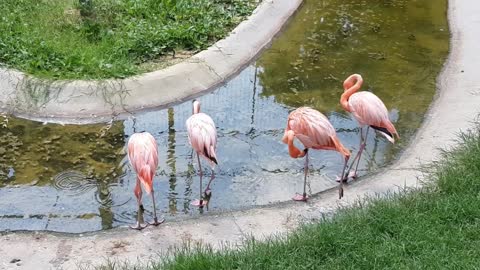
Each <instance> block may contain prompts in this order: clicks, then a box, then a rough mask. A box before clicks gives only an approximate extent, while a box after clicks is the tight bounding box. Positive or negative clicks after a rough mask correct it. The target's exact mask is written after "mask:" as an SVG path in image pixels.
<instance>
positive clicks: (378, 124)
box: [340, 74, 400, 181]
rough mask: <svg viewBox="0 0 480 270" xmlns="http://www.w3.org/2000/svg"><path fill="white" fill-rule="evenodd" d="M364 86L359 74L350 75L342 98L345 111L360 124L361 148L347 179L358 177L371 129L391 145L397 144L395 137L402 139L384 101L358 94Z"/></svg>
mask: <svg viewBox="0 0 480 270" xmlns="http://www.w3.org/2000/svg"><path fill="white" fill-rule="evenodd" d="M362 84H363V79H362V76H360V75H358V74H353V75H350V76H349V77H348V78H347V79H346V80H345V81H344V82H343V89H344V93H343V94H342V97H341V98H340V104H341V105H342V107H343V109H345V110H346V111H347V112H351V113H352V114H353V117H355V119H357V121H358V123H359V124H360V146H359V150H358V153H357V155H356V156H355V158H354V159H353V161H352V164H351V166H350V168H349V169H348V172H347V178H348V177H349V176H351V177H353V178H356V177H357V169H358V164H359V163H360V157H361V156H362V152H363V150H364V149H365V146H366V140H367V136H368V130H369V128H370V127H371V128H373V129H374V130H376V131H378V132H379V133H380V134H382V135H383V136H385V138H387V140H389V141H390V142H391V143H395V138H394V136H396V137H397V139H399V138H400V136H399V135H398V133H397V130H396V129H395V126H394V125H393V124H392V122H391V121H390V119H389V118H388V111H387V107H385V104H383V102H382V100H380V98H378V97H377V96H376V95H375V94H373V93H371V92H366V91H361V92H357V91H358V90H359V89H360V87H361V86H362ZM364 126H367V130H366V132H365V137H363V131H362V130H363V127H364ZM355 161H357V165H356V166H355V171H354V172H353V174H351V175H350V170H351V169H352V167H353V164H354V163H355ZM342 179H343V181H346V180H347V179H344V178H342Z"/></svg>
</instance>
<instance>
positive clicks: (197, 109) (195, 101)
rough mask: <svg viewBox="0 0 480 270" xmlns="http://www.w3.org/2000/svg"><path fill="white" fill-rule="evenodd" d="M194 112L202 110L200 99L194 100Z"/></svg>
mask: <svg viewBox="0 0 480 270" xmlns="http://www.w3.org/2000/svg"><path fill="white" fill-rule="evenodd" d="M192 106H193V114H196V113H199V112H200V101H198V100H196V99H194V100H192Z"/></svg>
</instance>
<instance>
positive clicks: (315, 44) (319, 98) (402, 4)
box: [257, 0, 449, 160]
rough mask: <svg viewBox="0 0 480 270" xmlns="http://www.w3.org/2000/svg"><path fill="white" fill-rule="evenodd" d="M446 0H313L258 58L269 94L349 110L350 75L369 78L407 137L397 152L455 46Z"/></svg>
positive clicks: (325, 109) (297, 102)
mask: <svg viewBox="0 0 480 270" xmlns="http://www.w3.org/2000/svg"><path fill="white" fill-rule="evenodd" d="M446 10H447V1H446V0H439V1H415V0H389V1H388V0H383V1H379V0H377V1H358V0H357V1H353V0H347V1H345V0H324V1H317V0H307V1H306V2H305V3H304V6H303V7H302V10H301V11H300V12H298V13H297V15H296V16H295V18H294V19H293V20H292V22H291V24H290V25H289V26H288V28H287V29H286V30H285V32H284V33H283V34H282V35H281V36H280V37H279V38H278V39H277V40H276V41H275V42H274V43H273V45H272V47H271V48H270V49H269V50H268V51H267V52H266V53H265V54H263V55H262V57H261V58H260V59H259V61H258V62H257V65H258V66H259V67H261V68H262V69H263V71H262V73H261V74H260V75H259V77H260V83H261V85H262V86H263V89H264V91H263V94H264V95H266V96H275V99H276V101H277V102H281V103H284V104H286V105H288V106H292V107H299V106H311V107H313V108H316V109H318V110H320V111H322V112H324V113H329V112H339V113H341V114H344V115H345V117H348V116H347V113H346V112H344V111H343V109H342V108H341V106H340V104H339V100H340V95H341V94H342V93H343V88H342V84H343V80H345V79H346V78H347V77H348V76H349V75H350V74H352V73H359V74H361V75H362V76H363V78H364V84H363V87H362V90H364V91H365V90H370V91H372V92H374V93H375V94H376V95H378V96H379V97H380V98H381V99H382V100H383V101H384V102H385V105H386V106H387V108H388V109H389V110H391V114H392V118H397V117H398V119H394V120H397V121H396V123H395V125H396V127H397V130H399V132H400V136H401V140H400V141H399V144H397V145H395V146H394V147H393V148H392V149H393V150H397V151H387V152H386V154H385V155H386V159H387V160H392V159H393V158H394V154H395V152H398V150H399V149H400V147H402V145H405V144H406V143H407V142H408V141H409V139H410V137H411V136H412V135H413V134H414V133H415V131H416V130H417V128H418V127H419V126H420V124H421V122H422V120H423V116H424V114H425V112H426V110H427V109H428V107H429V104H430V103H431V101H432V98H433V95H434V93H435V79H436V77H437V75H438V74H439V72H440V70H441V68H442V65H443V63H444V61H445V59H446V56H447V53H448V49H449V42H448V39H449V31H448V23H447V17H446Z"/></svg>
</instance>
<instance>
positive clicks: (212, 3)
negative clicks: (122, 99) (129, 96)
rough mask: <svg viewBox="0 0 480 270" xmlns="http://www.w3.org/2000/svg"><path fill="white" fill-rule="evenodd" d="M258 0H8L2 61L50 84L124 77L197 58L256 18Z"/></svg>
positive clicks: (1, 23)
mask: <svg viewBox="0 0 480 270" xmlns="http://www.w3.org/2000/svg"><path fill="white" fill-rule="evenodd" d="M255 6H256V1H253V0H160V1H159V0H142V1H137V0H43V1H38V0H2V1H0V10H2V16H0V29H1V31H0V63H3V64H4V65H6V66H7V67H11V68H17V69H19V70H21V71H24V72H27V73H30V74H33V75H36V76H38V77H42V78H50V79H51V78H53V79H104V78H124V77H126V76H130V75H135V74H138V73H141V72H144V71H147V70H144V68H143V66H142V64H143V63H148V62H149V61H152V60H155V59H158V58H159V57H162V56H165V55H167V54H174V53H175V52H176V51H190V52H195V51H199V50H202V49H205V48H206V47H208V46H209V45H211V44H212V43H214V42H215V41H217V40H219V39H221V38H223V37H224V36H225V35H226V34H227V33H228V32H229V31H230V30H231V29H232V28H233V27H234V26H236V25H237V24H238V23H239V22H241V21H242V20H244V19H245V18H246V17H247V16H248V15H250V14H251V12H252V11H253V9H254V8H255Z"/></svg>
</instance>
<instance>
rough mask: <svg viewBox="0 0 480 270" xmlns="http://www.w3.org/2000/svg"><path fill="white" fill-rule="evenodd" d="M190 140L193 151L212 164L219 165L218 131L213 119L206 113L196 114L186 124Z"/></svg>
mask: <svg viewBox="0 0 480 270" xmlns="http://www.w3.org/2000/svg"><path fill="white" fill-rule="evenodd" d="M186 125H187V131H188V140H189V142H190V144H191V145H192V147H193V149H194V150H195V151H196V152H197V153H199V154H200V155H201V156H204V157H205V158H207V159H208V160H210V161H211V162H213V163H215V164H218V163H217V155H216V153H215V152H216V149H217V129H216V127H215V123H214V122H213V120H212V118H211V117H210V116H208V115H207V114H205V113H196V114H194V115H192V116H190V117H189V118H188V119H187V122H186Z"/></svg>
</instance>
